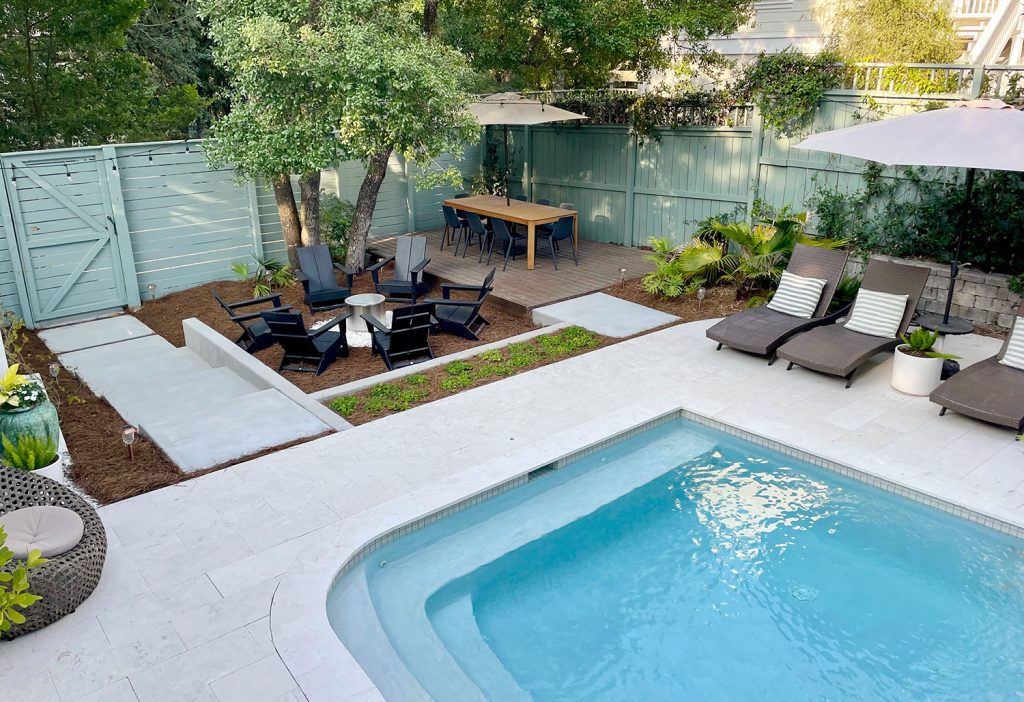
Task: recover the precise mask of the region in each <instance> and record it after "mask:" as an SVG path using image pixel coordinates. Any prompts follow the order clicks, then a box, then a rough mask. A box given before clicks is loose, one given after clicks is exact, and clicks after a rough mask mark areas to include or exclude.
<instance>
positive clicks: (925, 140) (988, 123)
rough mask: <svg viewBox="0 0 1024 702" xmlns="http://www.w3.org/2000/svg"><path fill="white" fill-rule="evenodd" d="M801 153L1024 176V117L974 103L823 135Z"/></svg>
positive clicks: (995, 104) (994, 104)
mask: <svg viewBox="0 0 1024 702" xmlns="http://www.w3.org/2000/svg"><path fill="white" fill-rule="evenodd" d="M796 148H798V149H811V150H813V151H828V152H831V153H835V154H842V155H843V156H856V157H857V158H863V159H867V160H869V161H877V162H879V163H884V164H886V165H890V166H891V165H895V164H899V165H901V166H950V167H955V168H986V169H992V170H999V171H1024V111H1021V110H1019V109H1015V108H1013V107H1011V106H1010V105H1007V104H1006V103H1005V102H1003V101H1002V100H971V101H970V102H960V103H957V104H956V105H954V106H952V107H946V108H943V109H941V110H930V111H927V112H917V113H915V114H912V115H907V116H905V117H897V118H894V119H885V120H880V121H878V122H869V123H867V124H859V125H857V126H855V127H846V128H845V129H835V130H833V131H831V132H821V133H819V134H815V135H814V136H811V137H809V138H807V139H805V140H804V141H802V142H800V143H799V144H797V145H796Z"/></svg>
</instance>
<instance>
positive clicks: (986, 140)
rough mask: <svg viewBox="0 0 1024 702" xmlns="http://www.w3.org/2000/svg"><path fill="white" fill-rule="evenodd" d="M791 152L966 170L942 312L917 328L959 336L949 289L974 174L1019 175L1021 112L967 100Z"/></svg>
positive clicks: (832, 135)
mask: <svg viewBox="0 0 1024 702" xmlns="http://www.w3.org/2000/svg"><path fill="white" fill-rule="evenodd" d="M795 148H798V149H810V150H812V151H827V152H830V153H835V154H842V155H843V156H854V157H856V158H863V159H867V160H869V161H877V162H878V163H884V164H886V165H890V166H892V165H897V164H898V165H902V166H939V167H953V168H966V169H967V178H966V180H965V182H964V190H965V196H964V208H963V211H962V212H961V217H960V226H959V228H958V231H957V241H956V252H955V253H954V255H953V260H952V261H951V263H950V279H949V293H948V294H947V296H946V309H945V313H944V314H942V315H941V316H939V315H921V316H920V317H919V318H918V322H919V324H921V326H925V327H928V328H929V329H936V330H938V331H940V332H944V333H951V334H963V333H966V332H970V331H971V330H972V329H973V325H971V323H970V322H967V321H966V320H962V319H957V318H951V317H950V316H949V313H950V309H951V308H952V305H953V288H954V285H955V283H956V277H957V274H958V273H959V270H960V260H959V259H960V251H961V247H962V245H963V236H964V231H965V230H966V229H967V227H968V224H969V219H970V210H971V200H972V197H973V191H974V171H975V169H976V168H985V169H990V170H1000V171H1024V111H1021V110H1020V109H1017V108H1015V107H1011V106H1010V105H1007V104H1006V103H1005V102H1003V101H1002V100H991V99H987V100H971V101H968V102H960V103H957V104H955V105H953V106H952V107H946V108H943V109H941V110H931V111H927V112H917V113H915V114H911V115H907V116H905V117H896V118H894V119H886V120H881V121H878V122H870V123H868V124H860V125H857V126H855V127H847V128H845V129H835V130H833V131H830V132H821V133H819V134H815V135H813V136H811V137H809V138H807V139H805V140H803V141H802V142H800V143H799V144H796V146H795Z"/></svg>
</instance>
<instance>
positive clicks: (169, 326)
mask: <svg viewBox="0 0 1024 702" xmlns="http://www.w3.org/2000/svg"><path fill="white" fill-rule="evenodd" d="M387 275H389V274H388V273H385V276H387ZM213 290H216V291H217V293H218V294H219V295H220V296H221V297H222V298H223V299H224V300H225V301H226V302H237V301H240V300H245V299H249V298H251V297H252V286H251V285H250V284H248V283H244V282H239V281H221V282H215V283H208V284H206V285H200V286H198V287H195V288H190V289H188V290H183V291H181V292H177V293H172V294H170V295H167V296H166V297H162V298H159V299H157V300H152V301H148V302H144V303H143V305H142V309H140V310H138V311H136V312H134V313H133V314H134V315H135V317H136V318H137V319H139V321H141V322H143V323H144V324H146V325H148V326H149V328H150V329H152V330H153V331H155V332H156V333H157V334H159V335H160V336H162V337H164V338H165V339H167V340H168V341H170V342H171V343H172V344H174V345H175V346H184V345H185V337H184V333H183V332H182V329H181V322H182V320H184V319H188V318H189V317H196V318H197V319H199V320H200V321H202V322H203V323H205V324H207V325H209V326H210V327H212V328H213V329H215V330H217V331H218V332H220V333H221V334H223V335H224V336H226V337H228V338H230V339H232V340H234V339H236V338H237V337H238V334H239V333H240V331H241V330H240V329H239V327H238V325H236V324H235V323H234V322H232V321H231V320H230V319H228V317H227V314H226V313H225V312H224V310H223V309H221V307H220V305H218V304H217V301H216V300H214V299H213V295H212V294H211V291H213ZM276 292H280V293H281V303H282V304H285V305H291V306H292V308H293V309H295V310H299V311H301V312H302V315H303V318H304V319H305V321H306V326H307V327H308V326H310V325H312V323H313V322H314V321H318V320H321V319H323V320H327V319H331V318H332V317H335V316H336V315H338V314H341V313H342V312H344V311H345V309H344V308H341V309H336V310H330V311H328V312H320V313H318V314H315V315H311V314H310V313H309V309H308V308H307V307H306V306H305V304H304V303H303V301H302V286H301V285H299V284H295V285H293V286H291V287H289V288H283V289H281V290H278V291H276ZM366 292H373V281H372V280H371V279H370V276H369V275H368V274H363V275H360V276H358V277H356V279H355V281H354V284H353V290H352V294H353V295H355V294H358V293H366ZM425 297H426V298H431V297H437V298H440V297H441V290H440V288H435V289H434V290H431V291H430V293H428V294H427V295H426V296H425ZM400 306H401V305H400V304H390V303H389V304H388V305H387V308H388V309H394V308H395V307H400ZM483 315H484V317H486V318H487V320H488V321H490V322H491V324H490V325H489V326H487V327H485V328H484V330H483V332H482V333H481V334H480V337H481V340H480V341H468V340H466V339H461V338H459V337H456V336H452V335H451V334H438V335H437V336H432V337H431V338H430V347H431V349H433V351H434V355H435V356H445V355H447V354H450V353H455V352H457V351H462V350H463V349H467V348H470V347H473V346H479V345H481V344H487V343H490V342H493V341H498V340H500V339H506V338H508V337H510V336H515V335H517V334H522V333H524V332H528V331H530V330H532V329H536V325H535V324H533V322H532V321H531V320H529V319H526V318H525V317H521V316H519V315H516V314H511V313H509V312H506V311H504V310H502V309H500V308H498V307H496V306H494V305H491V304H490V303H485V304H484V308H483ZM254 357H255V358H258V359H259V360H261V361H262V362H263V363H265V364H266V365H267V366H269V367H270V368H272V369H273V370H275V371H276V370H277V366H278V364H279V363H280V361H281V350H280V348H279V347H277V346H273V347H271V348H268V349H264V350H262V351H259V352H257V353H256V354H254ZM385 371H387V368H386V367H385V366H384V361H383V360H381V358H380V356H371V355H370V349H369V348H352V349H350V352H349V356H348V358H339V359H338V360H337V361H335V362H334V363H332V364H331V366H330V367H329V368H328V369H327V370H326V371H324V372H323V373H322V374H321V375H319V376H314V375H313V374H312V373H298V372H291V371H286V372H285V373H283V375H284V377H285V378H287V379H288V380H289V381H291V382H292V383H294V384H295V385H296V386H298V387H299V388H300V389H302V390H303V391H305V392H313V391H315V390H323V389H324V388H332V387H335V386H337V385H343V384H345V383H349V382H352V381H353V380H360V379H362V378H367V377H369V376H371V375H377V374H379V373H384V372H385Z"/></svg>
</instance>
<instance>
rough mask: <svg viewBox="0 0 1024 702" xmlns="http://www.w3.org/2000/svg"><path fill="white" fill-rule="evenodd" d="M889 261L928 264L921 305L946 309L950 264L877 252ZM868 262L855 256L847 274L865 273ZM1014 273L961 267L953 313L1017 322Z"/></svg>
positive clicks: (991, 322)
mask: <svg viewBox="0 0 1024 702" xmlns="http://www.w3.org/2000/svg"><path fill="white" fill-rule="evenodd" d="M872 258H880V259H883V260H886V261H898V262H900V263H909V264H911V265H915V266H925V267H926V268H929V269H930V270H931V275H929V276H928V284H927V285H926V286H925V289H924V295H922V297H921V303H920V304H919V305H918V306H917V309H918V311H920V312H940V313H941V312H943V311H945V309H946V295H947V294H948V292H949V266H948V265H947V264H944V263H932V262H931V261H912V260H906V259H899V258H892V257H891V256H873V257H872ZM863 272H864V264H863V263H862V262H860V261H854V260H851V261H850V262H849V263H848V264H846V274H847V275H858V276H859V275H861V274H862V273H863ZM1009 281H1010V276H1008V275H1003V274H1001V273H982V272H981V271H976V270H972V269H971V268H969V267H968V268H964V269H961V270H960V275H959V276H957V279H956V283H955V284H954V288H953V308H952V310H951V312H950V314H953V315H955V316H957V317H962V318H964V319H968V320H970V321H972V322H974V323H975V324H988V325H992V326H995V327H1001V328H1003V329H1009V328H1010V327H1011V326H1012V325H1013V317H1014V315H1015V314H1016V309H1017V306H1018V305H1019V304H1020V301H1021V298H1020V297H1019V296H1018V295H1016V294H1014V293H1012V292H1010V285H1009Z"/></svg>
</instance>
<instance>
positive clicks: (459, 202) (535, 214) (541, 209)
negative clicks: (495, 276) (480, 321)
mask: <svg viewBox="0 0 1024 702" xmlns="http://www.w3.org/2000/svg"><path fill="white" fill-rule="evenodd" d="M444 204H446V205H448V206H449V207H452V208H454V209H456V210H463V211H465V212H473V213H475V214H478V215H480V216H481V217H496V218H497V219H503V220H505V221H506V222H515V223H516V224H523V225H525V226H526V268H527V270H531V271H532V270H533V260H534V256H535V254H536V251H537V225H539V224H551V223H552V222H557V221H558V220H560V219H561V218H562V217H570V216H571V217H572V238H573V243H574V244H576V245H577V247H578V246H579V228H578V224H579V222H578V219H577V213H576V212H575V211H574V210H563V209H562V208H560V207H551V206H550V205H538V204H536V203H533V202H524V201H523V200H512V201H511V202H510V203H509V204H506V202H505V197H504V196H499V195H470V196H469V197H458V198H455V197H453V198H449V199H447V200H445V201H444Z"/></svg>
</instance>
